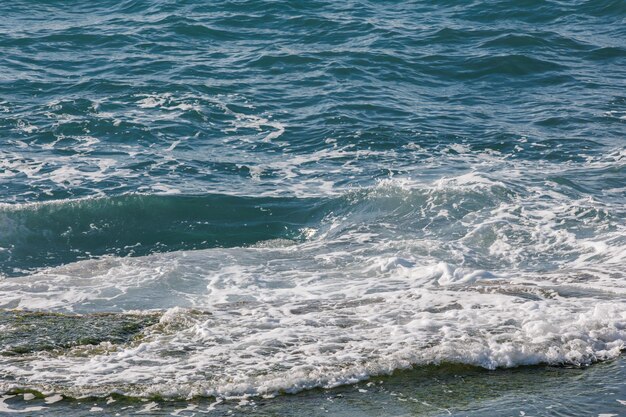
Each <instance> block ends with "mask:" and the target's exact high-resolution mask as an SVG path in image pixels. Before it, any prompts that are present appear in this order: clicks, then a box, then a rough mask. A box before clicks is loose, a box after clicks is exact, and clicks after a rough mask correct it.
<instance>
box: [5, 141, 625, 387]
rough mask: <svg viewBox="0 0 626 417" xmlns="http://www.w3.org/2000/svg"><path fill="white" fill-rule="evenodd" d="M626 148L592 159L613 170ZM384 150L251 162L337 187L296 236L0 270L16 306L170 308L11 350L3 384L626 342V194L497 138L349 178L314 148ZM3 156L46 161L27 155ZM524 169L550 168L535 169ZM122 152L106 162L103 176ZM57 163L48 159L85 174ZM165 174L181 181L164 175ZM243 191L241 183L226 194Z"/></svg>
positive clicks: (125, 379)
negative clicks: (137, 332) (509, 148)
mask: <svg viewBox="0 0 626 417" xmlns="http://www.w3.org/2000/svg"><path fill="white" fill-rule="evenodd" d="M456 151H457V153H458V152H464V149H463V148H458V149H457V150H456ZM621 155H622V153H621V151H615V152H611V153H609V154H607V155H605V156H604V157H598V158H594V159H592V160H589V161H587V162H586V163H585V164H586V166H588V167H589V169H597V170H605V169H607V168H611V169H615V167H616V164H622V163H623V158H622V157H621ZM384 157H385V153H384V152H382V151H381V152H378V151H359V150H356V149H349V148H346V149H334V148H333V149H329V150H318V151H316V152H314V153H309V154H304V155H294V156H292V157H291V158H286V157H284V155H282V159H281V160H273V161H259V162H258V163H257V164H255V166H256V167H257V169H258V170H259V171H258V178H257V181H259V182H262V181H265V176H266V173H276V172H279V173H281V175H279V176H278V178H279V179H280V180H281V181H287V184H290V185H289V187H292V188H290V189H289V191H290V192H292V193H295V194H298V193H301V194H302V195H306V196H308V195H317V196H319V195H322V196H324V197H327V198H328V197H332V199H331V200H332V201H333V202H334V204H335V205H334V206H333V208H332V209H331V210H330V211H329V212H328V213H327V215H326V217H325V218H324V220H323V221H321V222H320V223H319V224H317V225H314V227H313V226H312V227H311V228H305V229H303V230H302V234H303V236H302V237H303V238H304V239H303V241H302V242H299V243H293V242H291V244H285V243H284V242H283V241H280V242H277V241H274V242H265V243H259V244H257V245H253V246H250V247H245V248H243V247H241V248H214V249H206V250H199V251H188V252H172V253H163V254H154V255H150V256H145V257H136V258H117V257H112V256H110V257H105V258H102V259H94V260H88V261H80V262H76V263H72V264H68V265H64V266H60V267H56V268H48V269H44V270H41V271H38V272H36V273H33V274H32V275H29V276H23V277H18V278H4V279H0V300H1V301H0V304H1V305H2V306H3V307H10V308H18V309H42V310H52V311H67V312H79V313H86V312H98V311H114V312H128V311H136V310H140V311H150V310H161V311H164V313H163V315H162V317H161V320H160V323H158V324H157V325H154V326H152V327H150V328H147V329H145V330H144V331H143V334H142V335H141V336H142V337H141V338H139V339H138V340H137V341H135V342H131V343H128V344H121V345H110V346H107V347H106V349H104V348H102V349H100V350H98V349H97V348H94V349H92V350H91V351H90V353H89V354H85V348H84V347H81V348H75V349H70V350H69V351H67V352H66V353H64V354H62V355H53V354H50V353H45V352H43V353H42V352H40V353H34V354H31V355H30V356H29V358H28V360H26V361H14V360H9V359H7V358H6V357H0V365H1V366H2V369H3V371H4V372H6V373H8V374H9V375H12V376H13V377H15V382H11V383H8V382H5V383H4V385H2V386H1V387H0V390H7V389H9V388H11V387H14V386H27V387H43V388H46V389H52V390H54V391H58V392H61V393H64V394H69V395H79V396H80V395H90V394H96V395H107V394H110V392H111V391H112V390H114V391H116V392H123V393H129V394H135V395H148V396H149V395H151V394H159V395H166V396H167V395H173V396H193V395H214V396H218V397H231V396H240V397H241V396H248V395H272V394H274V393H276V392H281V391H287V392H293V391H298V390H301V389H305V388H310V387H316V386H325V387H328V386H335V385H338V384H344V383H350V382H354V381H358V380H362V379H365V378H368V377H369V376H371V375H375V374H381V373H387V372H391V371H393V370H395V369H400V368H406V367H410V366H413V365H420V364H427V363H441V362H461V363H468V364H473V365H478V366H483V367H487V368H495V367H503V366H504V367H506V366H517V365H524V364H535V363H543V362H545V363H554V364H560V363H567V364H586V363H590V362H593V361H596V360H603V359H609V358H613V357H616V356H617V355H619V354H620V351H621V350H622V349H624V346H625V343H626V324H625V323H626V283H625V281H624V267H623V265H624V263H625V262H626V242H625V241H624V236H625V235H626V225H625V224H624V219H625V218H626V217H625V214H626V213H625V209H624V207H623V201H621V202H620V200H619V199H617V198H614V197H613V196H610V195H608V196H603V195H601V194H596V195H595V196H594V198H589V197H588V196H587V195H585V194H584V193H577V192H575V191H573V190H572V189H571V188H564V187H562V186H561V185H559V182H558V177H559V176H563V175H566V174H567V172H568V170H571V169H573V168H571V167H567V166H563V167H558V166H556V165H550V164H548V163H546V164H544V165H542V166H541V167H539V168H537V167H533V168H531V167H530V166H529V167H525V166H524V165H523V163H522V162H515V163H511V164H509V162H508V161H505V160H503V159H502V158H500V157H499V156H494V155H492V154H477V155H471V156H468V155H464V154H453V155H451V156H449V157H448V159H433V160H429V161H427V162H425V164H431V165H427V166H428V167H429V169H432V170H433V171H432V172H431V173H428V172H425V173H419V172H417V171H415V172H414V173H413V174H411V175H409V174H407V175H403V176H394V177H393V178H387V179H383V180H379V181H378V182H376V183H375V184H373V185H372V186H370V187H360V188H359V187H352V188H350V187H344V188H342V187H337V186H335V184H334V183H333V182H332V181H331V180H328V181H327V180H326V179H325V178H324V177H321V178H317V177H316V176H315V175H314V174H315V172H317V171H316V170H317V169H321V168H318V167H317V166H318V165H320V166H322V167H324V169H326V170H328V169H329V167H336V168H337V169H342V170H345V171H344V174H345V172H351V170H355V171H354V172H355V173H356V172H357V170H360V169H365V168H364V167H367V164H368V161H369V159H368V158H371V160H372V161H376V160H378V161H380V160H381V159H384ZM355 159H358V160H359V164H352V163H351V161H352V160H355ZM468 160H470V161H473V162H476V163H477V164H482V165H481V166H480V170H479V169H460V170H459V173H458V175H455V176H452V175H449V174H448V176H447V177H445V178H442V177H441V175H438V174H437V172H438V171H437V169H438V168H437V167H438V166H439V165H440V164H452V163H455V162H458V163H459V164H461V162H462V161H464V163H467V161H468ZM2 163H3V164H6V166H7V167H10V169H12V170H19V171H20V172H28V171H27V169H37V168H33V165H29V163H26V165H27V168H23V167H21V166H20V163H23V162H20V161H19V160H16V159H14V160H9V161H4V160H3V161H2ZM34 166H35V167H36V166H37V165H36V164H35V165H34ZM247 166H248V165H247ZM526 168H528V170H531V169H532V170H534V171H532V172H534V173H536V172H538V171H537V170H544V169H545V171H546V172H550V175H551V176H550V178H547V177H546V178H545V179H544V180H542V181H537V180H536V178H528V179H527V178H526V177H525V176H526V175H527V174H524V170H525V169H526ZM112 169H113V166H108V165H106V164H105V165H104V166H102V167H101V168H100V169H99V170H98V171H97V174H95V175H98V176H100V175H105V174H106V173H107V172H109V170H112ZM550 170H552V171H550ZM57 171H58V170H49V169H48V170H47V171H46V172H47V173H46V174H45V175H47V176H48V178H49V179H52V180H54V181H59V182H60V183H63V181H72V179H71V177H70V176H66V174H64V173H63V171H61V172H58V173H56V174H55V172H57ZM261 173H262V175H261ZM32 175H35V176H36V175H38V172H37V171H35V172H33V173H32ZM73 175H79V174H78V173H73ZM303 175H304V176H305V177H306V179H304V180H303V178H302V177H303ZM55 176H56V177H55ZM98 176H97V177H94V178H92V180H93V181H96V180H98V178H99V177H98ZM55 178H56V179H55ZM291 179H295V180H294V181H293V183H289V181H290V180H291ZM154 185H155V186H156V187H161V186H162V187H163V188H154V187H153V191H154V190H155V189H157V190H160V191H164V192H168V191H170V190H169V189H168V188H167V187H168V184H167V183H162V182H155V184H154ZM183 187H184V185H181V189H180V191H183V192H184V191H186V190H185V189H184V188H183ZM298 187H302V188H298ZM268 189H275V188H272V187H269V188H268ZM294 190H296V191H294ZM238 192H241V193H243V194H245V190H243V191H242V190H236V189H231V190H229V191H228V192H227V194H237V193H238ZM329 201H330V200H329ZM311 230H314V232H312V231H311ZM51 386H52V388H50V387H51ZM112 387H113V388H112Z"/></svg>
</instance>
